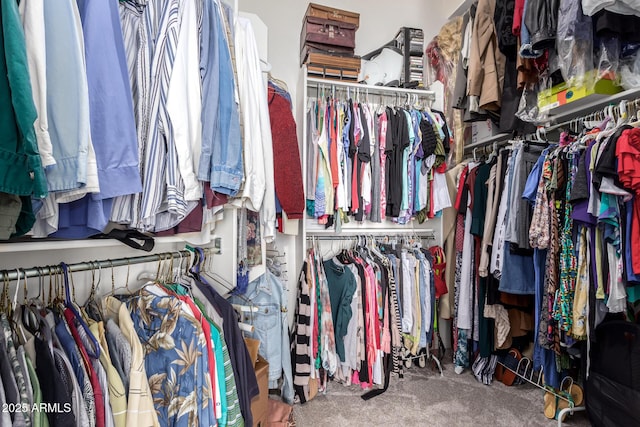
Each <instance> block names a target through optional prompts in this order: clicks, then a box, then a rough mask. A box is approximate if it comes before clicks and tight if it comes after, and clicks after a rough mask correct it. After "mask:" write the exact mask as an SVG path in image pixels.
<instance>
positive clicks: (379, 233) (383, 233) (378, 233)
mask: <svg viewBox="0 0 640 427" xmlns="http://www.w3.org/2000/svg"><path fill="white" fill-rule="evenodd" d="M421 234H426V236H420V235H421ZM411 235H417V236H419V237H423V238H426V239H432V240H433V239H435V238H436V236H435V233H434V231H433V230H431V229H422V230H383V229H379V230H367V231H361V232H357V231H356V230H354V231H353V232H352V233H344V230H343V234H335V233H331V234H329V233H327V234H321V233H316V234H307V240H313V239H316V240H347V239H353V238H355V237H359V236H365V237H369V236H373V237H376V238H380V237H395V236H411Z"/></svg>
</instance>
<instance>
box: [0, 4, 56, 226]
mask: <svg viewBox="0 0 640 427" xmlns="http://www.w3.org/2000/svg"><path fill="white" fill-rule="evenodd" d="M0 22H1V24H2V27H1V28H0V198H3V199H6V198H8V197H12V196H10V195H11V194H13V195H17V196H20V199H21V201H22V206H21V210H20V215H19V217H18V220H17V224H16V225H15V226H16V228H15V233H14V235H22V234H25V233H26V232H28V231H29V230H30V229H31V227H32V226H33V223H34V221H35V215H34V214H33V209H32V207H31V197H35V198H44V197H46V196H47V181H46V178H45V174H44V169H43V168H42V163H41V162H40V154H39V153H38V146H37V143H36V134H35V130H34V128H33V123H34V122H35V120H36V117H37V112H36V107H35V105H34V104H33V95H32V94H31V82H30V80H29V66H28V64H27V51H26V46H25V40H24V33H23V30H22V25H21V24H20V16H19V14H18V3H17V2H16V1H15V0H0ZM2 193H8V194H2ZM0 205H4V204H2V203H0ZM0 213H2V212H0ZM3 237H6V236H3Z"/></svg>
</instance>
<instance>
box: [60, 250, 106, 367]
mask: <svg viewBox="0 0 640 427" xmlns="http://www.w3.org/2000/svg"><path fill="white" fill-rule="evenodd" d="M60 268H61V270H62V278H63V280H64V291H65V308H66V309H67V310H69V312H70V313H71V315H72V316H73V317H74V318H75V320H76V321H77V322H78V325H80V327H81V328H82V329H84V330H85V332H86V333H87V337H88V338H89V340H90V341H91V344H92V345H93V348H89V347H85V350H86V351H87V354H88V355H89V356H90V357H92V358H94V359H100V344H98V340H97V339H96V337H94V336H93V334H92V333H91V330H90V329H89V325H87V323H86V322H85V321H84V319H83V318H82V316H81V315H80V313H78V310H77V309H76V307H75V305H74V304H73V301H72V300H71V294H70V292H69V274H70V272H69V266H68V265H67V264H65V263H63V262H62V263H60ZM72 282H73V279H72ZM73 293H74V294H75V290H74V291H73ZM74 298H75V295H74Z"/></svg>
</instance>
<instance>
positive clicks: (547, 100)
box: [538, 70, 622, 114]
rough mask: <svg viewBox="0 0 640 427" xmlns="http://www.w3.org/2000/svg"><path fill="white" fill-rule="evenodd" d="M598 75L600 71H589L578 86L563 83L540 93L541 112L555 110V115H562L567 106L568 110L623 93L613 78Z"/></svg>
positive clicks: (539, 105)
mask: <svg viewBox="0 0 640 427" xmlns="http://www.w3.org/2000/svg"><path fill="white" fill-rule="evenodd" d="M597 73H598V70H592V71H589V72H588V73H587V74H586V76H585V79H584V80H583V82H582V83H580V84H577V85H573V86H570V85H568V84H567V83H562V84H559V85H556V86H554V87H552V88H551V89H546V90H542V91H540V93H539V94H538V108H539V109H540V112H541V113H543V112H545V111H550V110H553V109H555V111H554V114H560V113H562V112H563V111H562V110H563V109H562V107H564V106H565V105H566V106H567V107H566V108H570V107H579V106H580V105H581V104H583V103H588V102H590V101H592V100H594V99H597V98H601V97H606V96H610V95H614V94H616V93H619V92H622V87H620V86H618V85H617V83H616V82H615V81H614V80H612V76H605V77H604V78H597V77H598V75H597ZM596 78H597V80H596Z"/></svg>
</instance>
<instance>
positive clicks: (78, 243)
mask: <svg viewBox="0 0 640 427" xmlns="http://www.w3.org/2000/svg"><path fill="white" fill-rule="evenodd" d="M198 234H200V233H198ZM154 240H155V242H156V243H155V244H156V246H158V245H163V244H172V243H183V244H188V243H189V238H188V237H187V236H166V237H165V236H163V237H154ZM212 241H213V238H212ZM115 247H122V248H127V249H129V246H127V245H125V244H124V243H122V242H120V241H119V240H116V239H84V240H36V239H34V240H32V241H28V242H7V243H0V254H7V253H9V254H11V253H18V252H37V251H64V250H68V249H93V248H115Z"/></svg>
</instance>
